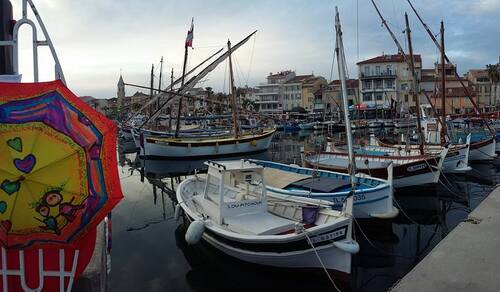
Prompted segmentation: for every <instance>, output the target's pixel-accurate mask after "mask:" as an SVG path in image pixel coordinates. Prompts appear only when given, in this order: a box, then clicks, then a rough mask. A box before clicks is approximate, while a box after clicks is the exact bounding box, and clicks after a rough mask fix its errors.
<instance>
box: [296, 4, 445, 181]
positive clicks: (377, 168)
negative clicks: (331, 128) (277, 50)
mask: <svg viewBox="0 0 500 292" xmlns="http://www.w3.org/2000/svg"><path fill="white" fill-rule="evenodd" d="M377 11H378V10H377ZM337 50H338V48H337ZM401 51H402V50H401ZM339 62H340V61H339ZM410 68H411V69H413V66H410ZM413 76H414V75H413ZM414 77H415V76H414ZM414 79H415V78H414ZM346 102H347V101H346V100H344V108H345V109H346V106H345V105H346ZM345 119H346V132H347V134H348V135H347V137H348V138H349V137H350V136H351V135H350V134H349V133H351V132H350V130H351V129H350V122H349V116H348V115H346V118H345ZM348 125H349V127H348ZM349 144H350V142H349V139H348V146H347V147H348V150H349V153H345V152H340V151H339V152H320V153H313V152H311V153H307V152H306V153H304V156H303V163H304V166H306V167H313V168H319V169H325V170H331V171H337V172H348V171H350V168H351V166H352V165H353V164H355V165H357V171H359V172H363V173H366V174H368V175H371V176H374V177H379V178H384V179H386V178H387V177H388V173H387V166H388V165H390V164H391V163H394V166H393V170H394V175H393V184H394V187H396V188H398V187H399V188H401V187H408V186H415V185H422V184H427V183H436V182H437V181H438V180H439V175H440V171H441V168H442V164H443V161H444V157H445V156H446V153H447V152H448V149H444V150H443V151H442V152H441V153H440V155H439V156H434V155H426V154H424V153H423V150H422V149H420V155H417V156H389V155H386V154H385V153H384V152H378V153H369V154H356V155H354V154H351V152H352V151H353V150H352V144H351V145H349Z"/></svg>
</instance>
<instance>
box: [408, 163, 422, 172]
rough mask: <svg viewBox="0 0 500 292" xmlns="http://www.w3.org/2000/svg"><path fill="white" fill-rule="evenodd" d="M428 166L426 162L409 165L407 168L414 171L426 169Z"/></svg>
mask: <svg viewBox="0 0 500 292" xmlns="http://www.w3.org/2000/svg"><path fill="white" fill-rule="evenodd" d="M426 167H427V165H426V164H417V165H412V166H410V167H408V168H407V169H406V170H408V172H414V171H418V170H422V169H425V168H426Z"/></svg>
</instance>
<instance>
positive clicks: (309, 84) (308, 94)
mask: <svg viewBox="0 0 500 292" xmlns="http://www.w3.org/2000/svg"><path fill="white" fill-rule="evenodd" d="M327 84H328V82H327V81H326V79H325V78H323V77H321V76H312V77H309V78H307V79H305V80H304V81H303V82H302V107H303V108H304V109H306V110H307V111H311V112H312V111H314V109H315V106H314V105H315V102H314V94H315V93H316V92H317V91H318V89H320V88H321V86H325V85H327ZM316 109H317V110H323V109H322V108H316Z"/></svg>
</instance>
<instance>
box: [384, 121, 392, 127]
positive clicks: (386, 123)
mask: <svg viewBox="0 0 500 292" xmlns="http://www.w3.org/2000/svg"><path fill="white" fill-rule="evenodd" d="M383 122H384V128H391V127H394V122H393V121H392V120H384V121H383Z"/></svg>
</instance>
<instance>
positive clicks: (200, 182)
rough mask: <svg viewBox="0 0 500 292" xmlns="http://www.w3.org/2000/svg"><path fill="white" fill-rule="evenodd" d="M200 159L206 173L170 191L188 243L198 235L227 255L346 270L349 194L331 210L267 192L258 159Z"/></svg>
mask: <svg viewBox="0 0 500 292" xmlns="http://www.w3.org/2000/svg"><path fill="white" fill-rule="evenodd" d="M206 164H207V165H208V173H207V175H206V176H195V177H192V178H188V179H186V180H184V181H183V182H182V183H181V184H179V186H178V188H177V191H176V197H177V201H178V202H179V205H178V206H180V208H182V211H183V212H184V214H185V215H186V216H185V217H186V218H187V220H188V221H189V222H190V225H189V227H188V230H187V232H186V235H185V237H186V241H187V242H188V243H189V244H196V243H197V242H198V241H199V240H201V239H203V240H204V241H205V242H207V243H208V244H210V245H212V246H213V247H215V248H217V249H218V250H220V251H221V252H223V253H225V254H227V255H229V256H232V257H235V258H237V259H240V260H242V261H246V262H250V263H255V264H261V265H266V266H274V267H286V268H326V269H328V270H332V271H338V272H340V273H342V274H349V273H350V272H351V255H352V254H353V253H356V252H358V250H359V245H358V244H357V242H356V241H354V240H353V239H352V237H351V234H352V219H351V218H350V216H351V215H350V213H349V212H350V211H351V210H352V199H349V200H347V201H346V208H345V212H344V211H336V210H332V209H331V208H330V206H329V205H321V204H320V203H319V201H318V200H311V199H307V198H297V197H292V196H283V195H279V194H273V193H271V192H268V191H267V188H266V184H265V179H264V168H263V167H262V166H260V165H256V164H254V163H251V162H248V161H245V160H236V161H226V162H219V163H216V162H207V163H206ZM349 204H351V205H350V206H349ZM176 209H178V207H176ZM179 210H180V209H179ZM176 213H177V214H178V211H176ZM318 257H319V258H320V259H321V261H320V260H319V259H318Z"/></svg>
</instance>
